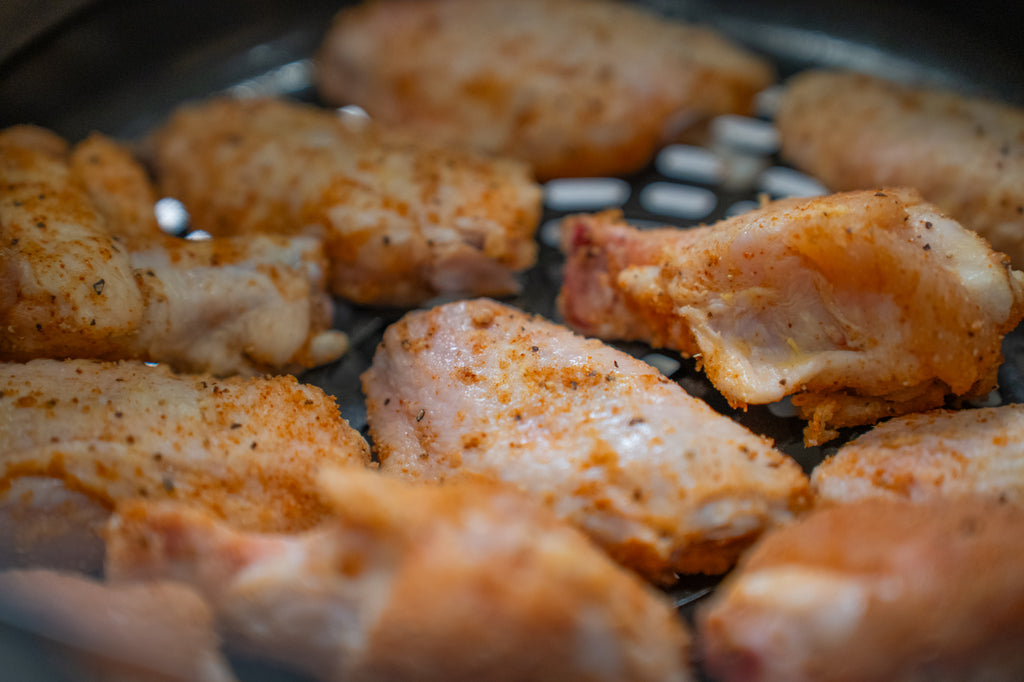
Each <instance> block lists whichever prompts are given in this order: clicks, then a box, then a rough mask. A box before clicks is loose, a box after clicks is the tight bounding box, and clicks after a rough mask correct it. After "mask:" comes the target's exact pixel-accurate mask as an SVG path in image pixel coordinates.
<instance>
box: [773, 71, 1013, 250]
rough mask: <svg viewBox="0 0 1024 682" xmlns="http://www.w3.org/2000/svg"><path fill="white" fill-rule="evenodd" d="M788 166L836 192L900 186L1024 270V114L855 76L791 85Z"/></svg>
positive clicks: (783, 133) (786, 119) (808, 78)
mask: <svg viewBox="0 0 1024 682" xmlns="http://www.w3.org/2000/svg"><path fill="white" fill-rule="evenodd" d="M776 124H777V125H778V128H779V133H780V141H781V145H782V154H783V156H784V157H785V158H786V159H787V160H788V161H789V162H791V163H792V164H794V165H795V166H797V167H798V168H801V169H802V170H804V171H806V172H808V173H810V174H812V175H814V176H816V177H817V178H819V179H820V180H821V181H822V182H824V183H825V184H826V185H828V186H829V187H830V188H832V189H833V190H852V189H866V188H868V187H879V186H882V185H897V186H906V187H914V188H916V189H918V190H919V191H920V192H921V194H923V195H924V197H925V199H927V200H928V201H930V202H932V203H934V204H935V205H936V206H938V207H939V208H940V209H942V210H943V211H945V212H946V213H949V214H950V215H951V216H953V217H954V218H955V219H956V220H958V221H959V222H961V223H962V224H963V225H964V226H965V227H968V228H970V229H972V230H976V231H977V232H978V233H979V234H981V236H982V237H984V238H985V239H987V240H988V241H989V243H991V244H992V248H994V249H995V250H996V251H1001V252H1003V253H1006V254H1007V255H1009V256H1010V259H1011V260H1012V261H1013V263H1014V266H1015V267H1024V110H1022V109H1018V108H1014V107H1011V106H1008V105H1006V104H1002V103H998V102H994V101H988V100H984V99H979V98H968V97H963V96H960V95H957V94H955V93H952V92H943V91H939V90H927V89H920V88H913V87H908V86H905V85H899V84H896V83H891V82H888V81H886V80H883V79H880V78H875V77H872V76H865V75H861V74H855V73H843V72H829V71H810V72H806V73H803V74H800V75H798V76H796V77H795V78H793V79H792V80H791V81H789V83H788V84H787V88H786V90H785V94H784V96H783V99H782V102H781V108H780V110H779V112H778V115H777V118H776Z"/></svg>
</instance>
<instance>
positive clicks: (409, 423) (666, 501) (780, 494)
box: [363, 300, 808, 582]
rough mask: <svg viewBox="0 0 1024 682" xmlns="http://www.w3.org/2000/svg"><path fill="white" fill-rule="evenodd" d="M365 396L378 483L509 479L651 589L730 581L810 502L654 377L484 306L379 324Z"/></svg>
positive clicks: (770, 462) (636, 364) (786, 464)
mask: <svg viewBox="0 0 1024 682" xmlns="http://www.w3.org/2000/svg"><path fill="white" fill-rule="evenodd" d="M363 390H364V391H365V393H366V399H367V410H368V417H369V422H370V433H371V436H372V438H373V442H374V447H375V449H376V452H377V454H378V455H379V457H380V462H381V470H382V471H384V472H387V473H389V474H393V475H396V476H402V477H405V478H411V479H422V480H426V481H442V480H445V479H447V478H450V477H454V476H458V475H461V474H465V473H469V474H473V475H481V476H484V477H487V478H491V479H497V480H502V481H506V482H509V483H512V484H514V485H516V486H518V487H519V488H521V489H522V490H524V491H527V492H528V493H529V494H530V495H532V496H533V497H534V498H535V499H538V500H540V501H542V502H544V503H545V504H547V505H548V506H549V507H550V508H551V509H553V510H554V511H555V512H556V513H557V514H558V515H559V516H560V517H562V518H564V519H567V520H569V521H571V522H572V523H574V524H576V525H577V526H579V527H580V528H582V529H583V530H584V531H585V532H587V533H588V534H589V535H590V536H591V537H592V538H594V539H595V540H596V541H597V542H598V543H599V544H600V545H602V546H603V547H604V548H605V549H606V550H607V551H608V552H609V553H610V554H611V555H612V556H613V557H614V558H615V559H616V560H618V561H620V562H621V563H622V564H624V565H626V566H628V567H630V568H633V569H635V570H637V571H638V572H640V573H641V574H643V575H645V576H646V577H648V578H650V579H652V580H656V581H659V582H672V581H673V580H674V578H675V574H676V572H680V573H684V572H686V573H698V572H705V573H722V572H724V571H726V570H727V569H728V568H729V567H730V566H731V565H732V564H733V562H734V561H735V560H736V557H737V555H738V554H739V553H740V551H742V550H743V549H744V548H745V547H746V546H748V545H749V544H750V543H751V542H752V541H753V540H754V539H755V538H756V537H757V536H758V535H759V534H760V533H761V532H762V531H763V530H764V529H765V528H769V527H771V526H773V525H775V524H777V523H784V522H786V521H788V520H790V519H791V518H792V515H793V514H794V513H795V512H798V511H800V510H801V509H802V508H803V506H804V505H805V503H806V501H807V500H806V497H807V492H808V491H807V480H806V477H805V476H804V475H803V473H802V472H801V471H800V468H799V467H798V466H797V464H796V463H795V462H793V461H792V460H790V459H789V458H788V457H786V456H785V455H783V454H782V453H780V452H778V451H777V450H775V449H774V448H772V446H771V443H770V442H769V441H768V440H767V439H764V438H761V437H759V436H756V435H754V434H753V433H751V432H749V431H747V430H746V429H745V428H743V427H742V426H740V425H739V424H736V423H735V422H733V421H732V420H730V419H728V418H726V417H723V416H722V415H720V414H718V413H716V412H715V411H714V410H712V409H711V408H710V407H708V406H707V405H706V404H705V403H703V402H701V401H700V400H698V399H696V398H693V397H691V396H689V395H687V394H686V393H685V392H684V391H683V389H682V388H681V387H680V386H679V385H678V384H676V383H673V382H672V381H670V380H669V379H667V378H666V377H664V376H663V375H662V374H660V373H659V372H658V370H656V369H654V368H653V367H651V366H650V365H648V364H646V363H644V362H641V361H640V360H637V359H636V358H634V357H632V356H630V355H627V354H626V353H623V352H621V351H618V350H616V349H614V348H611V347H609V346H606V345H604V344H603V343H601V342H600V341H587V340H585V339H583V338H581V337H579V336H576V335H575V334H573V333H572V332H570V331H569V330H568V329H566V328H565V327H561V326H559V325H556V324H553V323H551V322H548V321H545V320H543V319H541V318H539V317H534V316H531V315H527V314H526V313H523V312H521V311H519V310H516V309H514V308H510V307H508V306H504V305H501V304H499V303H495V302H494V301H490V300H475V301H466V302H458V303H450V304H448V305H444V306H441V307H438V308H434V309H433V310H430V311H421V312H414V313H410V314H409V315H407V316H406V317H404V318H403V319H402V320H400V321H399V322H397V323H396V324H394V325H392V326H391V327H389V328H388V330H387V331H386V332H385V334H384V340H383V341H382V342H381V344H380V346H379V347H378V349H377V353H376V355H375V356H374V359H373V364H372V366H371V367H370V369H369V370H367V372H366V373H365V374H364V375H363Z"/></svg>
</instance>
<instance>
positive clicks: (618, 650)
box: [107, 470, 690, 682]
mask: <svg viewBox="0 0 1024 682" xmlns="http://www.w3.org/2000/svg"><path fill="white" fill-rule="evenodd" d="M323 487H324V490H325V493H326V496H327V497H328V498H329V499H330V501H331V503H332V505H333V510H334V515H333V516H332V517H331V519H330V520H329V521H326V522H325V523H324V524H323V525H322V526H320V527H319V528H317V529H314V530H311V531H308V532H307V533H304V534H301V535H253V534H246V533H241V532H238V531H236V530H233V529H229V528H228V527H226V526H224V525H223V524H221V523H219V522H218V521H217V520H216V519H214V518H212V517H210V516H209V515H206V514H203V513H201V512H196V511H193V510H188V509H185V508H183V506H181V505H175V504H172V503H163V504H153V503H142V502H137V503H130V504H127V505H125V506H124V507H123V508H121V509H119V511H118V513H117V514H116V515H115V516H114V517H113V518H112V520H111V524H110V527H109V529H108V533H107V535H108V542H109V546H108V561H107V572H108V575H110V576H111V577H112V579H114V580H126V579H138V578H146V579H151V578H170V579H174V580H178V581H182V582H186V583H188V584H191V585H193V586H195V587H196V588H197V589H198V590H199V591H200V592H201V593H202V594H203V595H205V596H206V598H207V599H208V600H209V601H210V603H211V604H213V607H214V610H215V612H216V614H217V617H218V619H219V623H220V625H221V627H222V629H223V632H224V635H225V638H226V639H227V640H228V641H229V643H231V644H233V645H234V646H235V647H238V648H239V649H241V650H243V651H251V652H253V653H255V654H257V655H260V656H262V657H265V658H270V659H273V660H277V661H279V662H282V663H285V664H287V665H290V666H292V667H294V668H297V669H299V670H303V671H305V672H307V673H309V674H312V675H314V676H316V677H317V678H319V679H322V680H375V681H377V680H412V679H415V680H423V681H427V680H446V681H447V680H452V681H460V680H467V681H468V680H499V681H500V680H507V681H509V682H511V681H513V680H538V681H539V680H593V681H597V680H666V681H667V680H676V681H680V682H681V681H683V680H688V679H690V675H689V671H688V664H687V662H686V657H687V650H688V646H689V644H688V637H687V633H686V632H685V630H684V628H683V625H682V622H681V620H679V619H678V618H677V616H676V614H675V613H674V612H673V611H672V609H671V607H670V606H669V604H668V602H667V601H666V600H665V599H664V597H663V596H662V595H660V594H658V593H656V592H654V591H653V590H652V589H650V588H648V587H647V586H645V585H644V584H642V583H641V581H639V580H638V579H636V578H635V577H634V576H632V575H630V574H628V573H627V572H625V571H623V570H621V569H620V568H618V567H617V566H615V565H614V564H613V563H612V562H610V561H609V560H608V559H607V558H606V557H604V556H602V555H601V553H600V552H599V551H598V550H597V549H595V548H594V547H593V545H591V544H590V543H589V542H588V541H587V540H586V538H585V537H584V536H582V535H581V534H579V533H578V532H577V531H575V530H574V529H572V528H571V527H569V526H566V525H564V524H562V523H561V522H559V521H558V520H557V519H555V518H554V517H553V516H551V515H550V514H549V513H548V512H547V511H546V510H545V509H543V508H542V507H541V506H539V505H535V504H534V503H532V502H531V501H530V500H527V499H525V498H524V497H522V496H521V495H520V494H519V493H518V492H517V491H514V490H508V489H503V488H501V487H499V486H497V485H495V484H493V483H487V482H481V481H473V482H469V481H462V482H460V483H450V484H448V485H444V486H417V485H413V484H410V483H406V482H403V481H398V480H393V479H389V478H387V477H385V476H382V475H380V474H378V473H375V472H371V471H359V470H348V471H344V472H340V471H329V472H327V473H326V475H325V478H324V479H323Z"/></svg>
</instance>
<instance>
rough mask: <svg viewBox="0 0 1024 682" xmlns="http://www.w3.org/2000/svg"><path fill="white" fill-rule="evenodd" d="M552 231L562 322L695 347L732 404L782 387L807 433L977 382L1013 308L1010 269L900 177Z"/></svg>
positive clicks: (970, 392) (819, 437)
mask: <svg viewBox="0 0 1024 682" xmlns="http://www.w3.org/2000/svg"><path fill="white" fill-rule="evenodd" d="M562 237H563V249H564V250H565V252H566V254H567V260H568V262H567V265H566V269H565V277H564V284H563V288H562V292H561V296H560V307H561V310H562V313H563V314H564V316H565V319H566V321H567V322H568V323H569V324H570V325H571V326H573V327H575V328H576V329H578V330H580V331H582V332H583V333H586V334H598V335H601V336H602V337H605V338H617V339H642V340H645V341H648V342H650V343H652V344H654V345H657V346H665V347H670V348H675V349H677V350H679V351H680V352H682V353H685V354H688V355H699V357H700V360H701V363H702V365H703V368H704V371H705V372H706V373H707V376H708V378H709V379H710V380H711V381H712V382H713V383H714V384H715V386H716V387H717V388H718V389H719V390H720V391H721V392H722V393H723V395H725V397H726V398H727V399H728V400H729V402H730V403H731V404H732V405H733V406H737V407H742V406H746V405H748V404H761V403H769V402H772V401H776V400H779V399H780V398H783V397H785V396H788V395H791V396H793V403H794V405H796V406H797V407H798V408H799V410H800V414H801V416H803V417H804V418H805V419H809V420H810V423H809V425H808V427H807V429H806V430H805V432H804V435H805V440H807V441H808V442H809V443H820V442H824V441H826V440H828V439H830V438H831V437H833V436H834V435H836V432H835V431H834V430H833V429H834V427H840V426H852V425H857V424H870V423H873V422H875V421H877V420H879V419H881V418H883V417H887V416H892V415H898V414H904V413H908V412H915V411H921V410H925V409H930V408H933V407H938V406H941V405H942V404H943V403H944V401H945V400H946V399H947V396H961V397H977V396H982V395H986V394H987V393H988V392H989V391H990V390H991V389H992V388H993V387H994V386H995V382H996V370H997V368H998V366H999V364H1000V362H1001V361H1002V354H1001V350H1000V343H1001V341H1002V338H1003V336H1004V335H1005V334H1006V333H1008V332H1009V331H1011V330H1012V329H1013V328H1014V327H1015V326H1016V325H1017V323H1018V322H1019V321H1020V320H1021V317H1022V316H1024V285H1022V282H1024V274H1022V273H1020V272H1018V271H1016V270H1012V269H1011V268H1010V266H1009V263H1008V262H1007V261H1006V260H1005V257H1004V256H1002V255H1001V254H997V253H994V252H993V251H992V250H991V249H990V248H989V247H988V244H986V243H985V241H984V240H983V239H981V238H979V237H978V236H977V235H976V234H974V233H973V232H971V231H969V230H966V229H964V228H963V227H961V226H960V225H959V224H958V223H956V222H954V221H953V220H952V219H950V218H948V217H947V216H945V215H944V214H942V213H941V212H939V210H938V209H936V208H935V207H934V206H932V205H930V204H928V203H926V202H925V201H923V200H922V199H921V197H920V195H919V194H918V193H917V192H915V191H913V190H906V189H885V190H881V191H875V190H871V191H863V192H848V193H845V194H836V195H833V196H829V197H822V198H816V199H787V200H781V201H776V202H773V203H770V204H768V205H766V206H763V207H762V208H760V209H759V210H755V211H751V212H750V213H746V214H744V215H739V216H736V217H734V218H730V219H728V220H724V221H722V222H719V223H717V224H715V225H711V226H707V227H700V228H694V229H690V230H673V229H660V230H651V231H641V230H638V229H635V228H632V227H630V226H628V225H626V224H625V223H623V222H622V221H621V218H620V217H619V215H618V214H615V213H605V214H599V215H591V216H586V215H584V216H574V217H570V218H568V219H566V220H565V221H564V222H563V227H562Z"/></svg>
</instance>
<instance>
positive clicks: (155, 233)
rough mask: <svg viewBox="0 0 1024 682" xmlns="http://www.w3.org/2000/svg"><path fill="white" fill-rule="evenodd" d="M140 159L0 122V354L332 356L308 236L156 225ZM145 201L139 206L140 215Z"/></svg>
mask: <svg viewBox="0 0 1024 682" xmlns="http://www.w3.org/2000/svg"><path fill="white" fill-rule="evenodd" d="M151 193H152V189H151V188H148V186H147V181H146V179H145V176H144V174H143V171H142V169H141V167H139V166H138V165H137V164H134V162H132V161H131V160H130V158H129V157H127V156H126V154H125V153H124V152H123V151H119V150H118V149H117V148H116V145H114V144H113V143H112V142H110V141H109V140H105V139H103V138H98V137H94V138H90V140H87V141H86V142H85V143H83V144H82V145H81V146H80V147H79V148H77V149H76V150H75V151H74V152H69V151H68V148H67V145H66V143H65V142H64V141H63V140H61V139H60V138H59V137H57V136H56V135H54V134H52V133H50V132H48V131H45V130H42V129H38V128H32V127H28V126H20V127H15V128H9V129H7V130H5V131H0V325H2V327H0V328H2V329H3V330H4V333H3V334H2V335H0V359H3V360H29V359H32V358H35V357H53V358H66V357H87V358H105V359H132V358H134V359H141V360H152V361H160V362H168V363H170V364H172V365H173V366H174V367H175V368H176V369H179V370H182V371H209V372H213V373H216V374H221V375H223V374H232V373H243V374H253V373H255V372H258V371H268V370H297V369H300V368H302V367H308V366H312V365H316V364H322V363H324V362H327V361H330V360H334V359H336V358H337V357H338V356H339V355H341V354H342V353H343V352H344V351H345V349H346V347H347V339H346V337H345V336H344V334H342V333H341V332H336V331H331V330H329V329H328V328H329V327H330V324H331V303H330V300H329V298H328V297H327V295H326V293H325V292H324V283H325V279H326V274H327V273H326V261H325V260H324V254H323V248H322V245H321V244H320V243H319V242H318V241H316V240H315V239H312V238H308V237H303V238H285V237H270V236H267V237H257V238H251V239H232V240H213V241H209V242H191V241H184V240H180V239H174V238H172V237H168V236H165V235H163V234H162V233H160V231H159V229H158V228H157V227H156V223H155V219H154V218H153V216H152V210H153V200H152V194H151ZM147 211H148V216H147Z"/></svg>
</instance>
